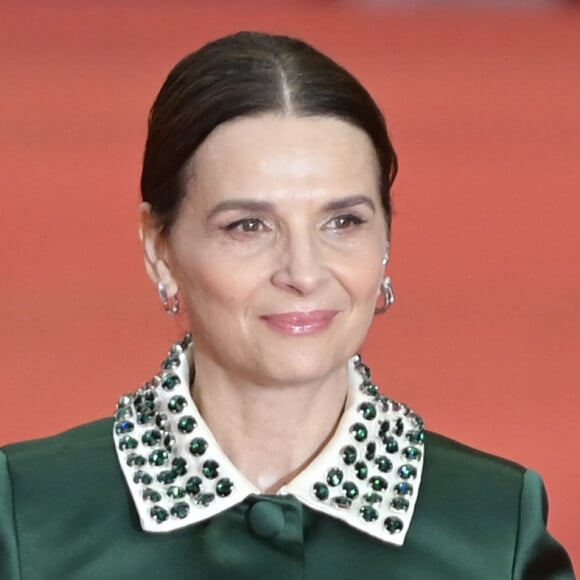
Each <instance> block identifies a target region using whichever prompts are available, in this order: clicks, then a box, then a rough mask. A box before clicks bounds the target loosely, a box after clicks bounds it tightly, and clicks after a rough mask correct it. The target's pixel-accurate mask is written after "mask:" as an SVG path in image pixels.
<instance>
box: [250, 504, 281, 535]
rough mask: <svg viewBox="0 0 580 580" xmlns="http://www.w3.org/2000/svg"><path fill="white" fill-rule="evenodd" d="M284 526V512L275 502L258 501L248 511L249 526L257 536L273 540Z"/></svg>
mask: <svg viewBox="0 0 580 580" xmlns="http://www.w3.org/2000/svg"><path fill="white" fill-rule="evenodd" d="M284 525H285V519H284V511H283V510H282V508H281V507H280V506H279V505H276V504H275V503H273V502H270V501H258V502H256V503H255V504H254V505H253V506H252V507H251V508H250V509H249V511H248V526H249V528H250V530H252V532H254V534H256V536H260V537H262V538H273V537H274V536H277V535H278V534H279V533H280V532H281V531H282V530H283V529H284Z"/></svg>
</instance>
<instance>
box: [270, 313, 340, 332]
mask: <svg viewBox="0 0 580 580" xmlns="http://www.w3.org/2000/svg"><path fill="white" fill-rule="evenodd" d="M337 314H338V310H311V311H310V312H281V313H280V314H267V315H265V316H262V317H261V318H262V320H265V321H266V322H267V323H268V324H269V325H270V326H271V327H272V328H274V329H275V330H277V331H278V332H281V333H283V334H291V335H294V336H305V335H309V334H315V333H317V332H320V331H321V330H324V329H325V328H326V327H327V326H329V325H330V323H331V322H332V320H333V319H334V317H335V316H336V315H337Z"/></svg>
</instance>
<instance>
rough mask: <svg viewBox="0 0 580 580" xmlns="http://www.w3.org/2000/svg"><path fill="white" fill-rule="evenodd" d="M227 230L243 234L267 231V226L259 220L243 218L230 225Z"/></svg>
mask: <svg viewBox="0 0 580 580" xmlns="http://www.w3.org/2000/svg"><path fill="white" fill-rule="evenodd" d="M225 229H226V230H227V231H238V232H243V233H252V232H261V231H264V230H265V229H266V224H265V223H264V222H263V221H262V220H261V219H259V218H243V219H241V220H236V221H235V222H232V223H231V224H228V225H227V226H226V228H225Z"/></svg>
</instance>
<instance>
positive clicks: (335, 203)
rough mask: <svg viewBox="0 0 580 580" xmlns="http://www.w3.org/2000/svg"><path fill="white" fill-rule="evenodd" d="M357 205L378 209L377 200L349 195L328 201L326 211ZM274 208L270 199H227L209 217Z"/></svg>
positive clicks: (266, 210)
mask: <svg viewBox="0 0 580 580" xmlns="http://www.w3.org/2000/svg"><path fill="white" fill-rule="evenodd" d="M356 205H366V206H368V207H369V208H370V209H372V210H373V211H376V207H375V202H374V201H373V200H372V199H371V198H370V197H368V196H366V195H349V196H347V197H342V198H340V199H335V200H332V201H330V202H328V203H327V204H326V205H325V206H324V207H323V210H324V211H336V210H341V209H348V208H351V207H354V206H356ZM273 209H274V204H272V203H270V202H269V201H257V200H253V199H227V200H225V201H221V202H220V203H218V204H217V205H216V206H214V207H213V208H212V210H211V211H210V212H209V215H208V218H212V217H214V216H215V215H217V214H219V213H221V212H225V211H233V210H244V211H249V212H269V211H272V210H273Z"/></svg>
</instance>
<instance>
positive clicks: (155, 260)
mask: <svg viewBox="0 0 580 580" xmlns="http://www.w3.org/2000/svg"><path fill="white" fill-rule="evenodd" d="M139 239H140V240H141V244H142V246H143V257H144V258H145V269H146V270H147V274H148V275H149V278H151V281H152V282H153V283H154V284H155V286H157V285H158V284H159V283H160V282H161V283H162V284H164V285H165V290H166V291H167V295H168V296H175V295H176V294H177V291H178V289H179V288H178V286H177V282H176V280H175V278H174V277H173V275H172V274H171V271H170V269H169V266H168V263H167V240H166V239H165V237H164V236H163V235H162V233H161V231H160V229H159V226H158V224H157V223H156V220H155V218H154V216H153V213H152V212H151V205H150V204H149V203H147V202H144V203H142V204H141V205H140V206H139Z"/></svg>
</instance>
